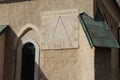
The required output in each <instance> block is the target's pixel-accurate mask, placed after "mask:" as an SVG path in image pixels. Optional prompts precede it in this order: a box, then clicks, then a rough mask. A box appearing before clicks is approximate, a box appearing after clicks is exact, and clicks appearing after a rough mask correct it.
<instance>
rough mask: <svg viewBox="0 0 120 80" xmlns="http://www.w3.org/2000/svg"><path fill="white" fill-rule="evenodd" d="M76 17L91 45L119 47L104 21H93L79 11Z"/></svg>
mask: <svg viewBox="0 0 120 80" xmlns="http://www.w3.org/2000/svg"><path fill="white" fill-rule="evenodd" d="M78 17H79V20H80V22H81V24H82V27H83V30H84V32H85V34H86V36H87V39H88V41H89V44H90V46H91V47H93V46H94V47H107V48H119V44H118V42H117V41H116V39H115V38H114V36H113V34H112V32H111V30H110V28H109V27H108V25H107V23H106V22H105V21H95V20H94V19H93V18H91V17H90V16H88V15H87V14H86V13H81V14H79V16H78Z"/></svg>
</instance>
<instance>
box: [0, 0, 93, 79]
mask: <svg viewBox="0 0 120 80" xmlns="http://www.w3.org/2000/svg"><path fill="white" fill-rule="evenodd" d="M76 8H77V9H78V10H79V12H83V11H84V12H87V13H88V14H90V15H91V16H92V15H93V0H36V1H23V2H13V3H3V4H0V11H1V12H0V18H1V19H0V24H9V25H10V27H11V28H12V30H13V31H14V33H15V34H16V35H17V36H16V37H15V36H14V37H12V35H10V34H11V33H9V35H10V36H11V38H12V39H11V38H10V39H9V41H8V40H7V42H8V43H11V46H12V51H10V52H11V54H12V55H13V56H14V55H15V54H14V53H15V49H16V46H15V45H16V41H17V38H18V37H19V36H18V34H19V32H20V30H21V29H22V28H23V27H24V26H25V25H26V24H28V23H31V24H33V25H35V26H37V27H38V29H39V30H41V18H40V17H41V12H44V11H55V10H67V9H76ZM76 16H77V15H76ZM31 37H32V35H31ZM38 38H39V39H37V38H36V39H37V40H39V41H40V40H41V38H40V36H39V37H38ZM39 41H38V44H39V46H40V43H39ZM8 50H9V49H8ZM11 54H10V55H11ZM10 57H11V58H9V60H7V58H6V63H8V64H9V63H13V64H9V66H11V67H10V68H7V66H6V68H5V69H6V72H5V73H4V74H5V75H6V76H7V77H8V78H7V77H4V80H8V79H9V80H12V79H13V77H14V66H13V65H14V64H15V61H13V60H15V59H14V58H13V57H12V56H10ZM38 66H40V69H41V70H42V72H43V73H44V76H45V77H46V78H47V79H48V80H94V48H91V47H90V46H89V43H88V41H87V38H86V37H85V34H84V32H83V30H82V28H81V25H80V26H79V48H78V49H64V50H45V51H40V65H38ZM7 69H8V70H7ZM11 70H12V71H13V72H11ZM7 71H9V72H7ZM7 73H9V74H7Z"/></svg>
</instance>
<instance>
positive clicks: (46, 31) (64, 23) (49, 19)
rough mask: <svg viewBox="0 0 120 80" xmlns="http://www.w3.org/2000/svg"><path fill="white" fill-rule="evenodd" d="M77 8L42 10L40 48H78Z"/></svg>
mask: <svg viewBox="0 0 120 80" xmlns="http://www.w3.org/2000/svg"><path fill="white" fill-rule="evenodd" d="M77 16H78V10H77V9H70V10H61V11H49V12H43V13H42V15H41V25H42V29H41V50H45V49H67V48H78V30H79V29H78V26H79V25H78V18H77Z"/></svg>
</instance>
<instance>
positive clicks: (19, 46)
mask: <svg viewBox="0 0 120 80" xmlns="http://www.w3.org/2000/svg"><path fill="white" fill-rule="evenodd" d="M30 30H34V31H35V32H36V33H38V31H39V29H38V28H37V27H36V26H35V25H33V24H27V25H25V26H24V27H23V28H22V29H21V30H20V32H19V33H18V34H17V36H18V39H17V42H16V64H15V68H16V69H15V80H20V77H21V60H22V59H21V58H22V54H21V53H22V47H23V45H24V44H26V43H28V42H30V43H32V44H34V46H35V48H36V51H35V52H36V55H35V62H36V64H37V65H39V57H40V49H39V48H40V46H39V44H38V42H37V41H36V40H34V39H32V38H28V39H26V40H22V38H23V37H24V35H25V34H27V32H29V31H30ZM37 65H35V70H34V72H35V73H34V80H38V69H39V68H38V66H37Z"/></svg>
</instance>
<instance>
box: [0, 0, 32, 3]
mask: <svg viewBox="0 0 120 80" xmlns="http://www.w3.org/2000/svg"><path fill="white" fill-rule="evenodd" d="M23 1H34V0H0V4H6V3H17V2H23Z"/></svg>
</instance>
